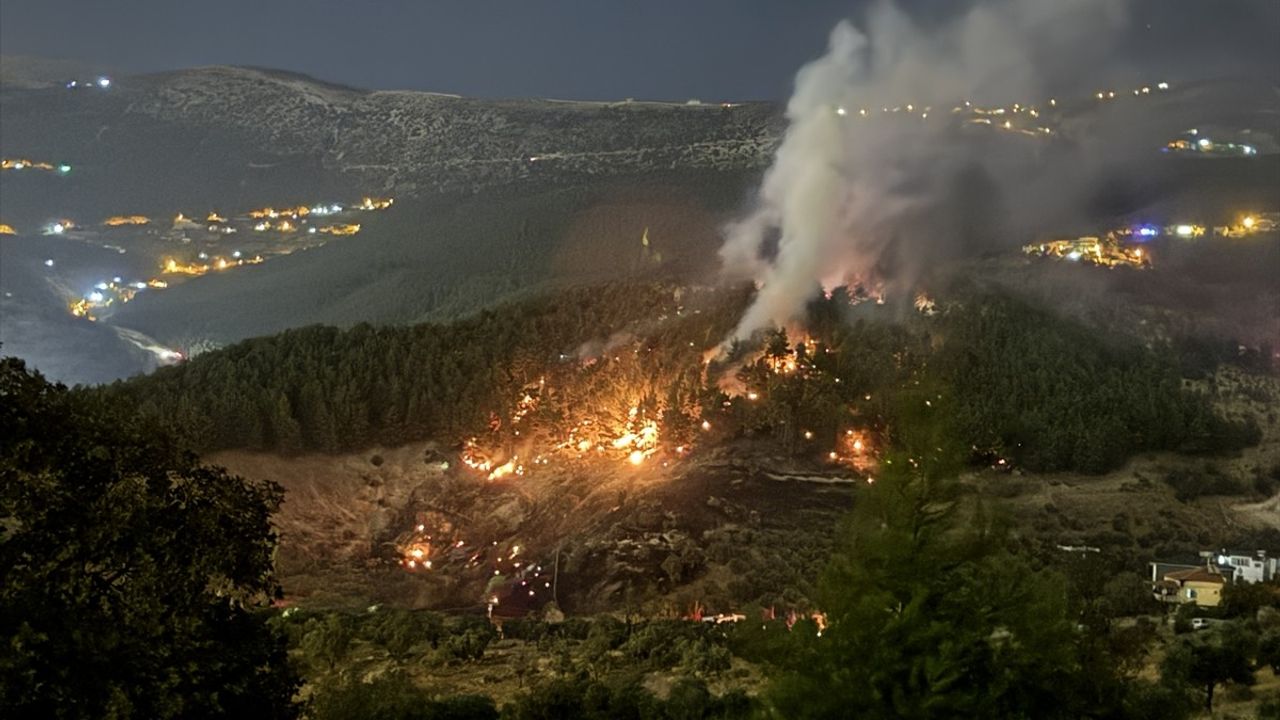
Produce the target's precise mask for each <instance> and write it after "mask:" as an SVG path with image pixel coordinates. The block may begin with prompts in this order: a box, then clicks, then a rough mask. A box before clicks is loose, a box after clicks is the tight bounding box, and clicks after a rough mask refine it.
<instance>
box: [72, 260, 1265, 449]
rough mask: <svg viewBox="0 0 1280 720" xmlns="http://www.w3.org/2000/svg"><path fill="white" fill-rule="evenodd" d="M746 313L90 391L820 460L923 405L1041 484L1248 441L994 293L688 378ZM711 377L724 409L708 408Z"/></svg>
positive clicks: (203, 406) (835, 325)
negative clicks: (704, 440) (700, 442)
mask: <svg viewBox="0 0 1280 720" xmlns="http://www.w3.org/2000/svg"><path fill="white" fill-rule="evenodd" d="M748 300H749V293H748V292H747V291H745V290H744V291H734V292H710V291H703V292H694V291H689V290H681V289H676V288H673V287H671V286H665V285H641V284H612V285H605V286H601V287H593V288H578V289H571V290H566V291H563V292H561V293H558V294H554V295H550V296H546V297H540V298H536V299H531V300H527V301H524V302H520V303H511V304H507V305H504V306H501V307H499V308H497V309H495V310H492V311H487V312H484V313H482V314H480V315H479V316H477V317H475V318H471V319H468V320H464V321H459V322H456V323H452V324H448V325H434V324H428V325H418V326H413V327H376V328H375V327H371V326H368V325H360V326H356V327H354V328H352V329H350V330H338V329H334V328H328V327H309V328H303V329H300V330H292V331H289V332H285V333H282V334H280V335H276V336H272V337H267V338H260V339H255V340H249V341H246V342H243V343H240V344H238V345H235V346H232V347H229V348H226V349H224V350H220V351H217V352H212V353H208V354H206V355H203V356H200V357H197V358H195V359H193V360H191V361H190V362H188V363H185V364H183V365H181V366H177V367H173V368H167V369H163V370H160V371H157V372H156V373H154V374H152V375H151V376H147V377H143V378H137V379H134V380H130V381H125V382H121V383H116V384H115V385H112V386H109V387H106V388H101V389H96V390H92V391H90V392H94V393H99V394H101V395H103V396H105V397H106V398H108V399H111V400H118V401H121V402H126V403H129V404H131V405H133V406H135V407H138V408H140V409H141V410H142V412H143V413H144V414H146V415H150V416H154V417H157V418H159V419H161V420H162V421H164V422H167V423H169V424H171V425H173V426H174V427H176V428H178V431H179V432H180V433H181V434H182V435H184V436H185V437H187V438H189V439H190V440H191V442H192V443H193V445H194V446H195V447H197V448H199V449H201V450H217V449H224V448H249V449H262V450H274V451H277V452H283V453H293V452H300V451H321V452H337V451H346V450H354V449H360V448H364V447H368V446H370V445H373V444H384V445H395V444H400V443H404V442H408V441H412V440H418V439H425V438H428V437H449V436H452V437H455V438H461V437H467V436H472V435H483V436H484V438H485V441H486V443H487V444H488V445H489V446H490V447H492V448H501V447H502V446H504V445H505V446H506V447H507V448H511V447H514V446H515V444H516V443H517V442H529V441H533V440H536V439H537V438H538V436H539V433H542V434H544V435H546V436H547V437H549V438H555V439H557V440H559V439H563V438H564V437H565V433H566V432H568V431H569V430H570V429H572V428H573V427H574V425H575V423H576V422H578V421H580V420H582V419H583V418H595V419H596V421H598V422H597V425H596V426H597V427H600V426H601V425H600V424H599V423H600V422H603V423H605V424H606V425H611V426H613V427H620V426H623V425H625V423H626V422H627V413H628V412H629V410H630V409H631V408H638V409H639V410H640V411H641V412H642V414H643V416H644V417H647V418H651V419H656V420H660V421H661V424H662V428H661V430H662V436H663V438H665V439H667V440H670V441H672V442H673V443H675V444H682V443H686V442H688V441H689V440H690V439H691V438H693V437H695V436H696V435H697V432H696V427H697V422H698V419H699V418H711V419H713V420H714V423H715V425H716V428H717V433H720V434H721V436H723V435H724V434H731V435H752V436H757V437H762V438H769V439H771V441H772V442H775V443H777V444H778V445H779V447H780V449H782V450H783V451H785V452H787V453H791V454H794V455H806V454H807V455H810V456H812V457H814V458H823V457H826V456H827V453H828V452H829V451H832V450H833V449H839V443H840V442H841V435H842V433H844V432H846V431H847V430H848V429H850V428H858V429H860V430H864V431H866V432H868V433H870V434H871V436H873V437H876V438H877V439H878V440H879V442H878V444H880V445H883V444H885V443H888V442H892V441H894V440H895V439H896V436H897V434H898V433H899V432H900V430H901V429H902V427H903V425H904V424H906V423H910V422H914V420H913V419H912V418H913V416H914V414H915V413H917V412H920V411H921V408H923V407H927V408H929V410H928V413H929V415H930V416H931V417H935V418H936V417H945V418H947V419H948V420H949V422H948V423H947V432H948V434H949V436H950V440H951V441H954V442H956V443H960V444H962V445H965V446H968V447H970V448H971V450H972V453H971V460H972V461H974V462H998V461H999V460H1000V459H1004V460H1005V461H1006V462H1007V463H1008V462H1012V463H1016V464H1018V465H1020V466H1023V467H1026V468H1028V469H1031V470H1036V471H1069V470H1076V471H1082V472H1090V473H1097V472H1104V471H1107V470H1110V469H1113V468H1115V467H1118V466H1119V465H1120V464H1122V463H1123V462H1124V461H1125V460H1126V459H1127V458H1128V457H1129V456H1131V455H1132V454H1133V453H1135V452H1143V451H1151V450H1174V451H1182V452H1194V453H1222V452H1230V451H1233V450H1236V449H1238V448H1240V447H1243V446H1246V445H1249V444H1253V443H1256V442H1257V440H1258V438H1259V436H1260V433H1259V430H1258V428H1257V426H1256V425H1254V424H1252V423H1249V422H1230V421H1227V420H1224V419H1223V418H1221V417H1220V416H1218V415H1217V414H1216V413H1215V412H1214V411H1213V408H1212V407H1211V405H1210V404H1209V402H1208V400H1207V399H1206V398H1205V397H1203V396H1202V395H1199V394H1197V393H1194V392H1191V391H1190V390H1187V389H1185V388H1184V387H1183V380H1182V377H1181V375H1180V373H1179V369H1178V363H1177V360H1176V358H1174V357H1172V356H1171V354H1166V355H1162V354H1160V353H1159V352H1156V351H1153V350H1151V349H1148V348H1145V347H1142V346H1140V345H1138V344H1136V343H1134V342H1133V341H1131V340H1130V339H1127V338H1114V337H1108V336H1102V335H1100V334H1099V333H1098V332H1097V331H1095V330H1092V329H1090V328H1087V327H1085V326H1083V325H1080V324H1078V323H1076V322H1074V321H1071V320H1067V319H1063V318H1061V317H1058V316H1056V315H1055V314H1053V313H1052V312H1050V311H1048V310H1044V309H1041V308H1038V307H1035V306H1032V305H1028V304H1026V303H1025V302H1022V301H1019V300H1016V299H1013V298H1010V297H1008V296H1003V295H995V294H990V293H973V294H970V295H969V296H967V297H964V298H962V299H960V300H958V301H955V302H952V303H950V304H949V305H948V306H947V309H946V310H945V311H944V312H942V313H940V314H939V315H937V316H935V317H923V316H915V315H914V314H913V315H912V316H911V317H909V318H908V319H907V320H905V321H903V322H881V321H878V320H867V319H859V320H853V321H850V320H849V319H848V318H847V317H846V314H847V312H848V309H849V304H848V301H847V298H845V297H844V296H843V295H842V294H840V293H837V294H836V295H835V296H833V297H832V298H828V299H824V300H818V301H816V302H815V303H813V304H812V305H811V307H810V317H809V320H808V323H807V326H808V327H809V338H810V342H809V343H807V344H804V345H801V344H796V345H794V346H793V345H792V344H790V343H789V342H788V338H787V336H786V334H785V333H783V332H781V331H776V332H774V333H772V334H770V335H767V336H765V337H763V338H760V339H759V340H758V342H757V343H756V344H754V345H752V344H744V345H741V346H738V347H736V348H733V349H732V350H731V352H730V353H729V355H728V359H727V360H723V359H722V360H721V361H720V362H717V363H713V364H712V365H711V366H710V367H709V368H706V370H705V371H704V367H703V363H702V361H703V358H702V352H703V351H704V350H705V349H706V348H708V347H713V346H714V345H715V344H716V343H717V342H718V341H719V340H720V339H721V338H723V337H725V336H726V335H727V334H728V332H729V331H730V329H731V328H732V327H733V324H734V322H735V321H736V319H737V317H739V314H740V312H741V310H742V308H743V307H744V305H745V303H746V302H747V301H748ZM863 309H865V308H863ZM886 314H887V313H886ZM793 339H794V338H793ZM760 349H762V350H763V354H762V355H760V354H758V352H757V351H758V350H760ZM751 358H755V359H751ZM779 364H785V365H788V366H789V367H791V368H792V369H793V370H792V371H787V372H778V371H777V369H776V368H777V366H778V365H779ZM726 378H728V379H730V380H731V381H732V383H733V384H736V385H737V387H738V388H739V390H741V391H742V392H741V393H738V396H737V397H734V398H730V397H729V396H728V395H726V394H725V393H724V392H722V390H721V386H722V385H723V383H724V381H725V380H726ZM540 381H545V384H544V383H542V382H540ZM746 391H750V392H751V393H753V396H752V398H749V399H748V398H745V397H744V396H745V395H746ZM527 392H531V393H533V394H534V395H536V396H537V400H538V406H537V410H536V412H535V413H534V414H533V415H531V416H530V417H529V419H528V420H527V421H525V424H523V425H521V426H520V429H521V430H522V431H523V432H522V433H520V432H516V431H515V429H514V428H513V425H512V424H511V423H510V422H506V421H507V420H509V419H510V418H511V417H512V413H513V411H514V410H515V405H516V403H517V402H518V401H519V399H520V398H521V397H522V396H523V395H524V394H525V393H527ZM916 406H919V407H916ZM517 435H518V437H516V436H517Z"/></svg>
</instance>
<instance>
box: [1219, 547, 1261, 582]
mask: <svg viewBox="0 0 1280 720" xmlns="http://www.w3.org/2000/svg"><path fill="white" fill-rule="evenodd" d="M1213 562H1214V564H1215V565H1217V566H1218V567H1219V568H1220V569H1221V570H1222V571H1223V574H1227V573H1228V571H1230V577H1231V581H1232V582H1247V583H1258V582H1267V581H1269V580H1271V579H1273V578H1274V577H1275V576H1276V558H1269V557H1267V551H1266V550H1258V551H1257V552H1254V553H1248V552H1239V551H1231V550H1226V549H1223V550H1219V551H1218V552H1217V553H1215V554H1214V558H1213Z"/></svg>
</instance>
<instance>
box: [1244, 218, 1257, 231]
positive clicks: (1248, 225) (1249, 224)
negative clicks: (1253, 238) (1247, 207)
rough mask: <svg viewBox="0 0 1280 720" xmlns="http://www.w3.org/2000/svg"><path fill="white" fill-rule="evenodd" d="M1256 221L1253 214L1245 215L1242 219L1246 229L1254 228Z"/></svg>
mask: <svg viewBox="0 0 1280 720" xmlns="http://www.w3.org/2000/svg"><path fill="white" fill-rule="evenodd" d="M1255 222H1256V221H1255V220H1254V219H1253V216H1252V215H1245V216H1244V219H1243V220H1241V221H1240V224H1241V225H1243V226H1244V229H1245V230H1252V229H1253V224H1254V223H1255Z"/></svg>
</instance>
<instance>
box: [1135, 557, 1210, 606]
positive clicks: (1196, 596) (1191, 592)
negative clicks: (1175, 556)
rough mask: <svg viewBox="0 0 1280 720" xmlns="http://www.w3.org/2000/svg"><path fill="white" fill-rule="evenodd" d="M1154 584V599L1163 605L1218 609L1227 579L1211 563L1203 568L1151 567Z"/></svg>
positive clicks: (1161, 565) (1185, 566)
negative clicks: (1188, 605) (1191, 604)
mask: <svg viewBox="0 0 1280 720" xmlns="http://www.w3.org/2000/svg"><path fill="white" fill-rule="evenodd" d="M1151 583H1152V589H1153V590H1154V593H1155V598H1156V599H1157V600H1159V601H1161V602H1166V603H1176V604H1179V605H1185V604H1187V603H1195V604H1196V605H1199V606H1200V607H1217V606H1218V604H1219V603H1221V602H1222V589H1223V588H1224V587H1226V584H1227V577H1226V576H1225V575H1223V574H1222V571H1220V570H1219V569H1218V568H1217V566H1215V565H1214V564H1213V562H1212V561H1210V562H1206V563H1205V564H1204V565H1179V564H1174V563H1151Z"/></svg>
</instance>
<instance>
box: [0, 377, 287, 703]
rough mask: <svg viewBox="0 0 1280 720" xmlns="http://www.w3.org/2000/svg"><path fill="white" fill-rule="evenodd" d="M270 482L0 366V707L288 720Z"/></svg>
mask: <svg viewBox="0 0 1280 720" xmlns="http://www.w3.org/2000/svg"><path fill="white" fill-rule="evenodd" d="M280 500H281V490H280V488H279V487H278V486H275V485H274V484H270V483H251V482H248V481H246V480H244V479H242V478H239V477H236V476H233V475H230V474H228V473H227V472H226V471H225V470H223V469H220V468H215V467H209V466H205V465H201V464H200V463H199V462H198V460H197V459H196V457H195V456H194V455H192V454H190V453H188V452H185V451H183V450H181V449H180V448H179V446H178V445H177V444H176V443H175V442H173V441H172V440H171V439H170V438H169V437H168V436H166V435H165V433H164V432H163V431H162V430H160V429H159V428H157V427H155V426H154V425H153V424H150V423H145V422H142V421H139V420H136V419H134V418H132V417H131V416H129V415H127V414H125V413H122V412H118V411H116V410H114V409H113V408H110V407H107V406H104V405H101V404H97V403H95V402H93V400H92V399H90V398H86V397H84V396H80V395H76V394H73V393H70V392H68V391H67V389H66V388H64V387H62V386H60V385H51V384H49V383H48V382H46V381H45V380H44V379H43V378H42V377H41V376H40V375H39V374H37V373H33V372H31V371H28V370H27V369H26V367H25V366H24V365H23V363H22V362H21V361H19V360H15V359H12V358H8V359H4V360H0V638H3V640H2V642H3V643H4V646H5V651H4V652H3V653H0V715H4V716H6V717H45V718H64V717H65V718H72V717H76V718H79V717H104V718H201V717H243V718H278V717H293V716H294V715H296V709H295V707H294V705H293V704H292V703H293V695H294V692H295V690H296V687H297V683H296V681H295V678H294V676H293V675H292V673H291V671H290V670H289V666H288V663H287V662H286V658H285V646H284V643H283V639H282V638H280V637H278V636H277V635H276V634H274V633H273V632H272V631H271V630H269V629H268V627H267V626H266V624H265V617H264V613H260V612H255V608H258V607H261V606H263V605H265V604H267V603H269V602H270V600H271V599H272V598H273V597H274V596H276V595H277V594H278V586H277V584H276V581H275V579H274V577H273V575H272V553H273V552H274V549H275V544H276V537H275V534H274V532H273V530H272V528H271V522H270V515H271V513H272V511H273V510H275V509H276V507H277V506H278V505H279V503H280Z"/></svg>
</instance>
